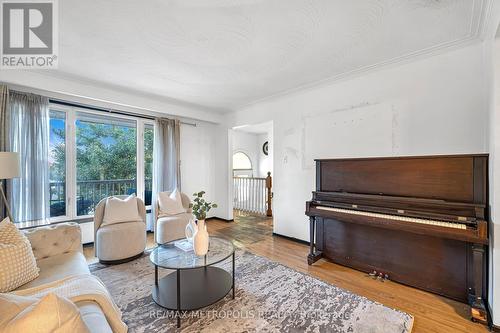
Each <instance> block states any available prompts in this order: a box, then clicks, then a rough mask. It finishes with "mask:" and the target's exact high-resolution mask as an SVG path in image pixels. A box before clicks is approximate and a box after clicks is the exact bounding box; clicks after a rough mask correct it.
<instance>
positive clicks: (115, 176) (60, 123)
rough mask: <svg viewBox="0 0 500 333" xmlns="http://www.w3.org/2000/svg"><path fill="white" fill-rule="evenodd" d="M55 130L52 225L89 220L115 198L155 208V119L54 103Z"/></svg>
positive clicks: (52, 130)
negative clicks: (102, 203)
mask: <svg viewBox="0 0 500 333" xmlns="http://www.w3.org/2000/svg"><path fill="white" fill-rule="evenodd" d="M49 126H50V127H49V128H50V137H49V149H50V152H49V164H50V165H49V170H50V200H49V201H50V202H49V203H48V205H50V219H51V221H53V222H55V221H58V222H59V221H65V220H68V219H79V218H88V217H89V216H91V215H93V214H94V210H95V206H96V205H97V204H98V203H99V201H100V200H102V199H103V198H105V197H108V196H112V195H130V194H132V193H135V194H136V195H137V196H138V197H139V198H141V199H143V200H144V203H145V204H146V205H147V206H150V205H151V195H152V183H153V181H152V178H153V144H154V142H153V141H154V123H153V121H152V120H149V119H142V118H138V117H133V116H122V115H117V114H109V115H108V114H106V113H103V112H101V111H94V110H88V109H83V108H78V107H72V106H66V105H59V104H51V107H50V120H49Z"/></svg>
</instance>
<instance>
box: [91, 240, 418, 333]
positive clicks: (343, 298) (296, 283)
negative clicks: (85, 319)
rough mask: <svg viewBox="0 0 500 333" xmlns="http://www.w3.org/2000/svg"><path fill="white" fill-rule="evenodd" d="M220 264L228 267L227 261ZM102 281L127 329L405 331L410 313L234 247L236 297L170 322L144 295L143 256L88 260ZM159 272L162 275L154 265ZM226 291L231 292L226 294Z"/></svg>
mask: <svg viewBox="0 0 500 333" xmlns="http://www.w3.org/2000/svg"><path fill="white" fill-rule="evenodd" d="M228 261H229V262H228V263H227V264H220V265H219V266H220V267H223V268H225V269H227V270H229V269H230V268H231V266H230V265H231V263H230V262H231V260H228ZM90 270H91V272H92V274H94V275H96V276H98V277H99V278H100V279H101V280H102V281H103V282H104V284H105V285H106V286H107V287H108V289H109V291H110V293H111V295H112V297H113V299H114V300H115V302H116V303H117V304H118V306H119V307H120V308H121V309H122V311H123V320H124V321H125V322H126V323H127V325H128V326H129V332H131V333H132V332H133V333H136V332H137V333H143V332H144V333H146V332H352V333H357V332H370V333H372V332H373V333H375V332H381V333H382V332H383V333H392V332H394V333H396V332H397V333H406V332H411V329H412V325H413V317H412V316H411V315H409V314H407V313H404V312H401V311H399V310H394V309H391V308H388V307H386V306H384V305H382V304H379V303H376V302H373V301H370V300H369V299H367V298H365V297H361V296H359V295H356V294H353V293H351V292H349V291H346V290H343V289H340V288H338V287H335V286H334V285H331V284H328V283H325V282H323V281H320V280H318V279H316V278H313V277H311V276H309V275H307V274H303V273H301V272H297V271H295V270H293V269H291V268H288V267H286V266H283V265H281V264H279V263H276V262H272V261H270V260H268V259H266V258H263V257H260V256H257V255H254V254H252V253H249V252H246V251H242V250H238V251H237V254H236V298H235V299H234V300H233V299H232V297H231V295H228V296H226V298H224V299H223V300H221V301H219V302H218V303H216V304H214V305H212V306H210V307H207V308H205V309H202V310H200V311H192V312H187V313H185V314H184V315H183V318H182V327H181V328H180V329H177V328H176V320H175V318H174V315H175V314H174V313H173V312H171V311H166V310H164V309H163V308H161V307H160V306H158V305H156V303H154V301H153V300H152V298H151V287H152V285H153V284H154V266H153V265H152V264H151V262H150V260H149V255H148V254H145V255H144V256H143V257H141V258H139V259H137V260H134V261H132V262H128V263H125V264H121V265H113V266H106V265H102V264H93V265H91V266H90ZM159 271H160V276H161V275H162V274H163V275H164V274H165V273H168V271H166V270H162V269H159ZM230 294H231V293H230Z"/></svg>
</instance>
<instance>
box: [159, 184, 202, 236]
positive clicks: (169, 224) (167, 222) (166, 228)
mask: <svg viewBox="0 0 500 333" xmlns="http://www.w3.org/2000/svg"><path fill="white" fill-rule="evenodd" d="M165 193H166V194H167V195H170V193H172V192H165ZM181 200H182V206H183V207H184V209H186V212H185V213H182V214H177V215H166V216H159V212H160V208H159V203H158V200H157V201H156V203H155V205H156V206H155V207H156V208H155V215H156V216H155V239H156V243H158V244H164V243H166V242H170V241H173V240H175V239H179V238H183V237H184V236H185V235H186V232H185V230H186V225H187V224H188V222H189V221H190V220H191V219H192V218H193V215H192V210H191V208H189V204H190V203H191V200H190V199H189V197H188V196H187V195H186V194H185V193H181Z"/></svg>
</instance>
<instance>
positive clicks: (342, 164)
mask: <svg viewBox="0 0 500 333" xmlns="http://www.w3.org/2000/svg"><path fill="white" fill-rule="evenodd" d="M487 203H488V155H485V154H480V155H479V154H476V155H451V156H413V157H388V158H359V159H319V160H316V191H314V192H313V193H312V200H311V201H308V202H307V203H306V215H308V216H309V220H310V222H309V223H310V253H309V255H308V263H309V265H312V264H313V263H314V262H316V261H317V260H318V259H320V258H322V257H325V258H328V259H329V260H331V261H333V262H335V263H338V264H341V265H345V266H349V267H352V268H355V269H357V270H361V271H364V272H368V273H373V272H377V274H382V276H386V277H387V278H389V279H390V280H393V281H397V282H400V283H403V284H406V285H409V286H413V287H416V288H420V289H423V290H426V291H430V292H433V293H436V294H439V295H442V296H445V297H448V298H451V299H454V300H457V301H460V302H463V303H469V304H470V306H471V316H472V319H473V320H475V321H480V322H486V321H487V311H486V307H485V303H484V300H485V299H486V296H487V290H486V288H487V280H486V279H487V263H488V261H487V258H486V256H487V253H488V252H487V246H488V222H487V221H488V216H487Z"/></svg>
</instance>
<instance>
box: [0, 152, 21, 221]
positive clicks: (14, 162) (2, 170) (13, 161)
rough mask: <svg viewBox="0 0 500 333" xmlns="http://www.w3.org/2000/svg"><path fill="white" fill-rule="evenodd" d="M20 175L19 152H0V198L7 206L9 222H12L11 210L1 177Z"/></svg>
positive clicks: (10, 177)
mask: <svg viewBox="0 0 500 333" xmlns="http://www.w3.org/2000/svg"><path fill="white" fill-rule="evenodd" d="M20 176H21V170H20V167H19V153H11V152H0V199H1V200H2V201H3V203H4V204H5V208H7V216H8V217H9V219H10V221H11V222H14V220H13V219H12V212H11V211H10V206H9V203H8V202H7V198H6V197H5V192H4V190H3V179H12V178H18V177H20ZM0 207H1V206H0Z"/></svg>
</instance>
